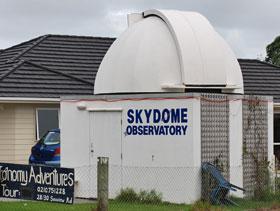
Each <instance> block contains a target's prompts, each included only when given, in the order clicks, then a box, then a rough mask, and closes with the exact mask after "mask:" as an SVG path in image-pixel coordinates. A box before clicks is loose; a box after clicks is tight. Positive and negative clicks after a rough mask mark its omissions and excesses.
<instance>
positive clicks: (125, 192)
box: [116, 188, 140, 202]
mask: <svg viewBox="0 0 280 211" xmlns="http://www.w3.org/2000/svg"><path fill="white" fill-rule="evenodd" d="M116 200H117V201H122V202H138V201H140V199H139V196H138V194H137V193H136V192H135V191H134V190H133V189H132V188H125V189H121V191H120V193H119V194H118V195H117V197H116Z"/></svg>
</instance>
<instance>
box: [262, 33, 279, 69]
mask: <svg viewBox="0 0 280 211" xmlns="http://www.w3.org/2000/svg"><path fill="white" fill-rule="evenodd" d="M265 61H266V62H269V63H271V64H274V65H277V66H280V36H278V37H276V38H275V39H274V41H273V42H272V43H270V44H269V45H268V46H266V57H265Z"/></svg>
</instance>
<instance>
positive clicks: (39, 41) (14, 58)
mask: <svg viewBox="0 0 280 211" xmlns="http://www.w3.org/2000/svg"><path fill="white" fill-rule="evenodd" d="M48 36H49V35H44V36H41V37H38V39H37V40H36V41H33V43H32V44H31V45H30V46H29V47H27V48H25V49H23V50H22V51H20V52H19V53H18V54H17V55H16V56H15V57H13V58H12V59H9V60H7V63H8V62H13V61H15V60H17V59H18V58H19V57H21V56H22V55H24V54H25V53H26V52H28V51H30V50H31V49H32V48H34V47H35V46H36V45H38V44H39V43H41V42H42V41H43V40H45V39H46V38H47V37H48ZM31 41H32V40H31Z"/></svg>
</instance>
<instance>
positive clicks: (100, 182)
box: [97, 157, 109, 211]
mask: <svg viewBox="0 0 280 211" xmlns="http://www.w3.org/2000/svg"><path fill="white" fill-rule="evenodd" d="M108 169H109V158H108V157H98V161H97V198H98V205H97V211H108V178H109V177H108Z"/></svg>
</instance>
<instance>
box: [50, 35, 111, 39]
mask: <svg viewBox="0 0 280 211" xmlns="http://www.w3.org/2000/svg"><path fill="white" fill-rule="evenodd" d="M45 36H46V35H45ZM48 36H50V37H73V38H97V39H116V38H115V37H106V36H104V37H103V36H91V35H69V34H48Z"/></svg>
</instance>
